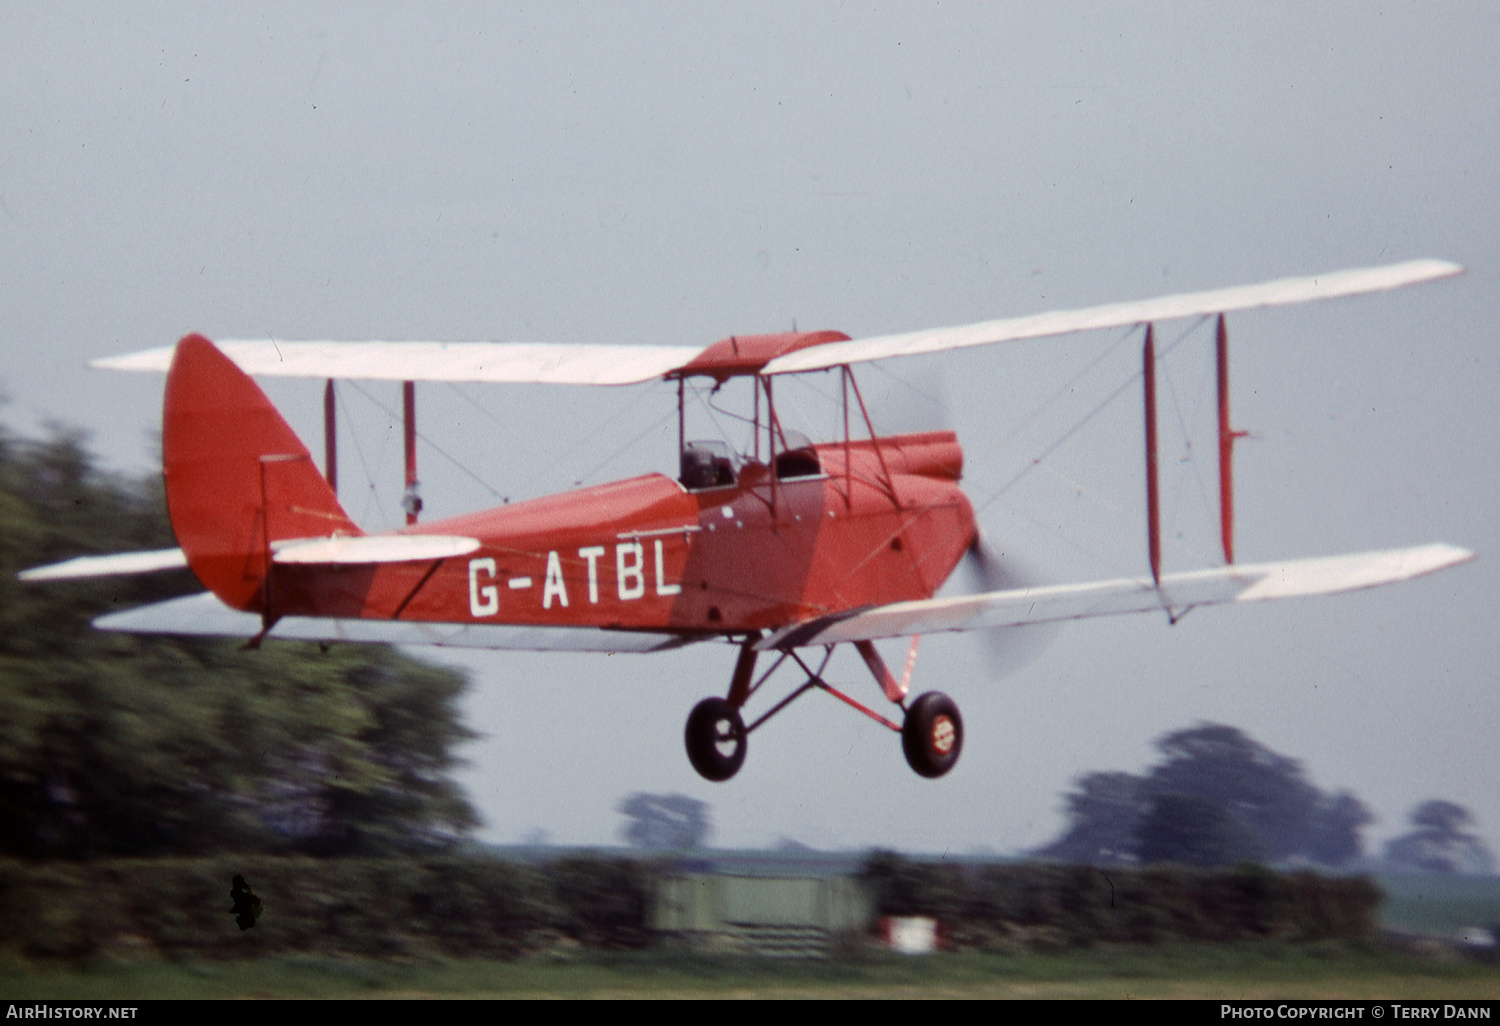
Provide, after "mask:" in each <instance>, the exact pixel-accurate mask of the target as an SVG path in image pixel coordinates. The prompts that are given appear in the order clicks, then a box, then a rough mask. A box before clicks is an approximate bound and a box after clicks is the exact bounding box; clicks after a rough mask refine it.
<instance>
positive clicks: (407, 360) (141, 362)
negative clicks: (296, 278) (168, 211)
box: [89, 339, 703, 385]
mask: <svg viewBox="0 0 1500 1026" xmlns="http://www.w3.org/2000/svg"><path fill="white" fill-rule="evenodd" d="M216 344H217V346H218V348H219V351H220V352H222V353H223V354H224V355H225V356H227V357H229V358H230V359H231V360H233V361H234V362H235V364H236V365H237V366H238V367H239V368H240V370H242V371H244V372H245V373H246V374H250V375H253V376H264V377H287V378H356V379H365V380H372V381H474V382H491V383H501V384H506V383H508V384H535V385H629V384H634V383H636V382H641V381H652V380H655V379H656V378H660V377H661V376H662V375H663V374H666V373H667V372H668V371H673V370H676V369H677V368H678V367H681V366H682V365H683V364H686V363H689V362H691V361H692V359H693V358H694V357H695V356H697V355H698V354H699V353H701V352H702V351H703V350H702V349H701V348H693V347H690V346H601V345H573V344H568V343H551V342H282V341H279V340H272V339H261V340H258V341H252V342H219V343H216ZM173 351H174V348H173V347H172V346H164V347H162V348H159V349H147V350H143V351H142V352H138V353H127V354H126V355H124V356H111V357H107V358H105V359H102V360H93V361H91V362H90V363H89V366H90V367H98V368H100V369H102V370H122V371H157V372H162V373H164V372H165V371H166V370H167V368H168V367H170V366H171V364H172V353H173Z"/></svg>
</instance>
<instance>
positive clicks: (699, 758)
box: [686, 698, 746, 782]
mask: <svg viewBox="0 0 1500 1026" xmlns="http://www.w3.org/2000/svg"><path fill="white" fill-rule="evenodd" d="M686 740H687V753H688V760H689V761H690V762H692V764H693V769H695V770H697V771H698V773H699V775H701V776H703V777H705V778H706V779H708V780H712V781H715V782H719V781H724V780H728V779H729V778H730V777H732V776H734V775H735V774H736V773H738V772H739V769H740V766H742V765H743V764H744V762H745V741H746V731H745V721H744V720H743V719H741V718H740V711H739V710H738V709H736V708H735V707H734V706H732V705H730V704H729V702H727V701H726V700H724V699H722V698H705V699H704V700H703V701H701V702H699V703H698V704H697V705H695V706H693V711H692V712H691V713H689V714H688V720H687V732H686Z"/></svg>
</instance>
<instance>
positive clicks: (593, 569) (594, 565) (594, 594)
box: [578, 545, 604, 606]
mask: <svg viewBox="0 0 1500 1026" xmlns="http://www.w3.org/2000/svg"><path fill="white" fill-rule="evenodd" d="M578 554H579V555H580V556H582V557H583V558H584V559H586V560H588V562H589V604H590V605H595V606H597V605H598V604H599V557H600V556H602V555H604V546H603V545H590V546H589V547H588V548H586V549H579V550H578Z"/></svg>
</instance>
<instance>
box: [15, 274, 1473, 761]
mask: <svg viewBox="0 0 1500 1026" xmlns="http://www.w3.org/2000/svg"><path fill="white" fill-rule="evenodd" d="M1461 270H1462V269H1461V268H1459V267H1457V266H1456V265H1453V264H1449V263H1445V262H1441V261H1436V260H1421V261H1413V262H1409V263H1403V264H1395V265H1389V266H1385V267H1377V268H1366V269H1358V270H1351V271H1341V272H1338V273H1335V274H1329V275H1322V276H1318V277H1311V278H1295V279H1284V280H1280V281H1273V282H1266V283H1262V284H1259V285H1250V286H1241V287H1236V288H1228V289H1220V290H1216V291H1211V292H1200V293H1193V294H1188V295H1177V296H1168V297H1164V298H1160V299H1154V300H1146V301H1142V302H1132V303H1120V304H1113V305H1109V306H1100V307H1092V308H1088V309H1082V310H1070V311H1059V312H1052V313H1044V314H1037V315H1033V316H1028V317H1020V318H1013V319H1008V320H999V321H989V322H985V323H981V324H973V325H967V326H962V327H957V328H946V329H936V330H931V331H920V332H914V333H910V334H903V335H890V336H882V337H876V338H865V339H851V338H849V337H848V336H847V335H844V334H842V333H839V332H833V331H817V332H790V333H784V334H776V335H754V336H735V337H731V338H727V339H724V340H723V341H720V342H716V343H714V344H713V345H711V346H709V347H707V348H706V349H702V350H698V349H684V348H678V347H663V346H586V345H546V344H523V343H484V342H473V343H438V342H368V343H334V342H272V341H261V342H225V343H223V344H222V345H220V346H217V347H216V346H215V345H214V344H213V343H211V342H209V341H208V340H207V339H204V338H202V337H201V336H198V335H189V336H187V337H186V338H184V339H183V340H182V341H181V342H179V343H178V344H177V345H176V347H174V348H165V349H156V350H150V351H147V352H143V353H136V354H132V355H129V356H123V357H118V358H112V359H108V360H102V361H98V362H97V363H96V366H101V367H106V368H112V369H117V370H151V371H165V372H166V374H167V379H166V395H165V400H164V404H163V405H164V412H163V423H162V452H163V461H164V468H163V472H164V475H165V479H166V495H167V506H168V510H169V513H170V515H171V522H172V528H173V531H174V532H175V533H176V537H177V541H178V544H179V545H180V546H181V547H180V549H172V550H167V551H164V552H151V553H130V554H124V555H116V556H94V557H80V558H78V559H75V560H70V561H68V562H66V563H60V564H56V565H54V566H50V567H42V568H38V569H34V570H30V571H27V572H26V573H24V574H23V575H22V576H23V578H26V579H30V580H47V579H60V578H66V577H80V576H98V575H105V574H118V573H140V572H146V571H151V570H158V569H165V568H169V567H180V566H183V565H184V564H185V565H186V566H188V567H190V568H191V569H192V572H193V573H194V574H195V575H196V576H197V578H198V580H199V581H201V582H202V584H203V585H204V587H205V588H207V589H208V593H206V594H201V595H197V596H190V597H186V598H181V599H174V600H171V601H168V602H162V603H158V604H155V605H151V606H147V607H144V608H141V609H136V610H132V611H128V612H124V613H116V614H111V615H108V616H104V617H101V618H100V619H99V620H97V621H96V625H97V626H98V627H100V628H102V629H105V630H119V631H135V632H143V633H176V634H203V635H226V636H243V637H249V638H251V644H252V645H258V644H259V643H260V642H261V641H262V639H264V638H267V637H271V638H292V639H301V640H309V641H318V642H323V643H328V642H390V643H399V644H428V645H451V646H463V647H475V648H494V649H534V650H575V651H576V650H586V651H608V652H621V651H630V652H649V651H655V650H661V649H667V648H673V647H676V646H680V645H684V644H687V643H691V642H695V641H703V640H709V639H719V640H727V641H729V642H732V643H733V644H735V645H737V646H738V648H739V656H738V660H737V662H736V664H735V668H734V674H733V677H732V678H731V681H730V684H729V689H728V694H727V695H726V696H725V697H723V698H718V697H713V698H707V699H704V700H703V701H702V702H701V703H699V704H698V706H697V707H696V708H694V709H693V710H692V712H691V714H690V715H689V716H688V720H687V730H686V742H687V751H688V756H689V758H690V760H691V761H692V764H693V766H694V767H695V768H696V769H697V771H698V772H699V773H700V774H702V775H703V776H704V777H707V778H708V779H710V780H727V779H728V778H730V777H731V776H733V775H734V774H735V772H736V771H737V770H738V769H739V767H740V765H741V764H742V762H743V761H744V758H745V750H746V740H747V738H748V736H749V735H750V734H751V733H752V732H753V731H754V730H755V729H756V728H757V727H759V726H760V725H761V724H762V723H764V722H766V720H767V719H768V718H769V717H771V716H773V715H774V714H775V713H777V712H778V711H780V710H781V709H782V708H784V707H785V706H786V705H787V704H788V703H789V702H791V701H792V699H794V698H796V697H797V696H798V695H801V694H803V693H804V692H806V691H807V690H809V689H811V688H820V689H822V690H824V691H827V692H829V693H831V694H833V695H835V696H837V697H839V698H841V699H843V700H844V701H845V702H848V703H849V704H850V705H852V706H854V707H855V708H857V709H859V710H861V711H862V712H864V713H866V714H867V715H869V716H870V717H872V718H873V719H875V720H877V721H878V722H880V723H882V724H884V725H885V726H887V727H889V728H890V729H891V730H893V731H896V732H897V733H900V734H901V737H902V746H903V749H904V751H905V753H906V758H907V760H908V762H909V763H910V764H911V766H912V768H913V769H914V770H916V772H917V773H919V774H922V775H923V776H927V777H937V776H941V775H943V774H944V773H946V772H947V771H948V770H949V769H951V768H952V766H953V765H954V763H955V761H956V760H957V759H958V756H959V752H960V750H961V748H962V746H963V721H962V719H961V717H960V716H959V712H958V709H957V707H956V706H955V705H954V703H953V701H952V700H951V699H949V698H948V697H947V696H945V695H943V694H940V693H937V692H929V693H927V694H924V695H921V696H920V697H918V698H916V699H914V700H911V701H908V699H907V687H908V684H909V681H910V677H911V672H912V662H913V660H914V658H915V655H916V639H917V638H918V637H920V636H921V635H922V634H926V633H931V632H935V631H963V630H971V629H977V628H998V627H1009V626H1018V625H1025V624H1035V623H1042V622H1049V621H1058V620H1065V619H1075V618H1081V617H1090V616H1104V615H1110V614H1116V613H1128V612H1146V611H1151V610H1162V611H1165V612H1166V613H1167V614H1168V616H1169V617H1171V618H1173V619H1175V618H1176V617H1177V616H1180V615H1181V613H1183V612H1184V611H1186V610H1187V609H1189V608H1192V607H1196V606H1203V605H1211V604H1216V603H1228V602H1253V601H1258V600H1263V599H1274V598H1288V597H1293V596H1306V595H1322V594H1328V593H1332V592H1338V591H1345V590H1350V589H1355V588H1363V587H1369V586H1372V585H1377V584H1385V583H1389V582H1393V581H1400V580H1406V579H1408V578H1411V577H1415V576H1418V575H1420V574H1425V573H1430V572H1433V571H1436V570H1440V569H1443V568H1445V567H1449V566H1452V565H1454V564H1456V563H1460V562H1463V561H1464V560H1467V559H1470V558H1472V555H1473V554H1472V553H1470V552H1468V551H1466V550H1464V549H1460V548H1457V547H1454V546H1451V545H1445V544H1430V545H1424V546H1419V547H1415V548H1408V549H1396V550H1389V551H1383V552H1370V553H1359V554H1353V555H1343V556H1332V557H1327V558H1317V559H1303V560H1297V561H1291V562H1283V563H1274V564H1260V565H1253V566H1252V565H1239V564H1235V563H1234V549H1233V502H1232V489H1231V473H1230V456H1231V451H1232V447H1233V443H1234V439H1235V437H1236V435H1237V433H1236V432H1235V431H1234V430H1233V429H1232V428H1231V427H1230V423H1229V398H1228V383H1227V356H1226V349H1227V336H1226V333H1225V329H1224V314H1225V313H1228V312H1232V311H1238V310H1247V309H1251V308H1257V307H1267V306H1277V305H1283V304H1291V303H1301V302H1308V301H1312V300H1319V299H1331V298H1335V297H1341V296H1350V295H1356V294H1360V293H1366V292H1375V291H1382V290H1386V289H1393V288H1398V287H1401V286H1404V285H1410V284H1415V283H1417V282H1423V281H1430V280H1433V279H1437V278H1443V277H1447V276H1449V275H1453V274H1458V273H1460V272H1461ZM1212 315H1217V317H1218V367H1219V454H1220V460H1219V463H1220V483H1221V510H1222V512H1221V518H1222V533H1223V548H1224V556H1225V563H1226V565H1224V566H1221V567H1216V568H1210V569H1205V570H1198V571H1194V572H1189V573H1174V574H1165V575H1164V574H1163V573H1162V572H1161V560H1160V545H1159V540H1158V527H1157V520H1158V517H1157V498H1156V469H1155V463H1156V453H1155V449H1156V441H1155V431H1156V427H1155V422H1156V414H1155V384H1154V378H1155V366H1156V355H1155V345H1154V329H1153V323H1154V322H1156V321H1160V320H1166V319H1172V318H1189V317H1205V318H1206V317H1208V316H1212ZM1127 326H1141V327H1142V328H1143V331H1144V352H1143V364H1142V368H1143V373H1142V377H1143V379H1144V383H1145V400H1146V403H1145V405H1146V430H1145V435H1146V453H1147V460H1146V468H1147V474H1146V477H1147V508H1148V525H1149V538H1148V551H1149V562H1150V575H1149V576H1144V575H1143V576H1141V577H1139V578H1135V579H1124V580H1109V581H1098V582H1092V583H1087V584H1075V585H1066V586H1051V587H1040V588H1018V589H1010V590H999V591H987V592H985V593H983V594H977V595H969V596H961V597H956V598H941V599H938V598H934V597H933V596H934V593H935V592H936V591H937V589H938V588H939V587H940V586H941V585H942V584H943V582H944V581H945V580H946V579H947V578H948V576H949V575H950V574H951V573H952V572H953V570H954V568H955V567H956V566H957V564H958V563H959V562H960V560H961V559H963V558H964V557H965V555H966V554H973V555H975V556H976V557H977V558H980V559H981V560H982V559H983V556H982V552H981V549H980V543H979V533H978V528H977V527H976V524H975V516H974V510H973V508H972V506H971V505H970V503H969V500H968V499H967V498H965V496H964V493H963V492H962V491H961V490H960V488H959V479H960V476H961V470H962V466H963V453H962V451H961V449H960V448H959V444H958V441H957V439H956V438H955V436H954V434H953V433H952V432H950V431H937V432H926V433H917V434H901V435H894V436H886V437H881V436H880V435H879V434H878V432H877V431H876V429H875V427H874V425H873V424H872V423H871V421H870V418H869V415H868V411H867V408H866V404H865V401H864V399H863V398H862V396H861V394H860V391H859V388H858V386H857V384H856V382H855V378H854V374H853V371H852V368H853V367H854V366H855V365H857V364H860V363H862V362H865V361H871V360H879V359H885V358H890V357H898V356H904V355H912V354H918V353H931V352H937V351H941V350H948V349H955V348H962V347H968V346H978V345H987V344H992V343H997V342H1004V341H1007V340H1013V339H1026V338H1038V337H1043V336H1051V335H1060V334H1065V333H1070V332H1078V331H1086V330H1094V329H1101V328H1111V327H1127ZM811 372H831V373H836V374H837V375H838V386H839V392H840V395H841V397H842V410H841V412H842V415H843V436H842V437H841V438H835V439H833V440H831V441H828V442H824V443H820V444H812V443H810V442H809V441H807V440H806V439H805V438H803V437H800V436H798V435H797V434H796V433H795V432H792V431H790V430H787V429H785V428H784V427H783V425H782V423H781V421H780V419H779V418H778V415H777V406H776V390H775V387H774V386H775V384H776V382H777V379H778V378H779V377H781V376H782V375H788V374H805V373H811ZM251 375H271V376H304V377H316V378H327V379H329V384H328V388H327V390H326V391H325V404H326V405H325V426H326V432H327V438H326V445H327V452H326V463H325V470H324V472H323V473H320V472H319V471H318V469H317V467H316V466H315V465H314V463H313V460H312V457H311V455H310V454H309V452H308V450H307V448H306V446H304V445H303V444H302V442H301V441H299V440H298V439H297V437H296V435H295V434H294V433H293V432H292V430H291V428H290V427H288V426H287V424H286V422H285V421H284V420H282V418H281V417H280V415H279V414H278V413H277V412H276V410H275V409H274V408H273V407H272V405H271V403H270V401H269V400H268V399H267V398H266V397H265V395H264V394H263V393H262V392H261V390H260V388H259V387H258V386H257V385H256V384H255V383H254V381H252V379H251ZM736 377H746V378H749V379H751V393H752V395H753V397H754V399H753V412H752V413H751V414H750V416H749V420H750V422H751V424H752V425H753V439H754V441H753V444H752V445H750V446H748V447H747V448H748V450H749V451H747V452H742V453H734V452H732V451H731V450H730V449H729V448H728V447H727V446H726V445H724V444H723V443H704V442H694V441H690V440H689V439H688V438H687V436H686V429H685V426H684V425H685V422H686V415H685V405H684V401H683V397H684V394H685V389H686V388H687V387H688V385H689V383H690V382H695V379H707V380H708V381H711V382H712V383H713V384H714V385H715V386H717V385H722V384H724V383H725V382H727V381H728V380H729V379H731V378H736ZM336 378H364V379H383V380H393V381H402V382H404V383H405V385H404V393H405V403H406V411H405V413H406V459H407V467H406V474H407V486H408V490H407V495H406V500H405V506H406V510H407V526H406V527H405V528H404V529H402V530H400V531H397V532H394V533H388V534H378V535H370V534H366V533H365V532H364V531H362V530H360V528H359V526H358V525H357V524H355V523H354V522H353V521H352V520H351V519H350V518H349V516H348V514H347V513H346V512H345V511H344V509H343V507H342V506H341V505H340V504H339V500H338V497H337V494H336V486H335V484H334V481H335V472H334V468H335V466H336V450H335V446H334V432H333V424H334V417H333V395H334V392H333V379H336ZM658 379H666V380H668V381H675V382H676V385H677V392H678V442H679V449H680V465H679V468H678V475H677V477H676V478H675V479H673V478H670V477H667V476H665V475H663V474H648V475H646V476H643V477H636V478H632V479H629V480H625V481H618V482H615V483H612V484H606V485H600V486H597V487H590V488H582V489H579V490H575V491H570V492H567V493H564V494H560V495H554V496H549V497H546V498H540V499H534V500H530V501H525V502H518V503H515V504H512V505H505V506H502V507H500V508H498V509H491V510H487V511H485V512H482V513H473V514H469V515H465V516H459V517H453V518H450V519H446V520H442V521H438V522H432V523H418V522H417V514H418V512H419V510H420V505H421V504H420V500H419V499H418V498H417V495H416V468H415V433H414V426H413V425H414V413H413V404H414V382H416V381H463V382H535V383H565V384H598V385H622V384H629V383H633V382H644V381H651V380H658ZM855 425H858V428H857V429H856V427H855ZM894 637H911V638H912V639H913V641H912V647H911V649H910V654H909V656H908V658H907V662H906V667H905V671H904V673H903V674H902V676H901V678H900V679H898V678H897V677H896V675H895V674H894V673H892V672H891V670H890V669H889V668H888V667H887V666H886V665H885V663H884V662H883V661H882V659H881V657H880V655H879V654H878V653H877V651H876V649H875V647H874V645H873V644H872V642H873V641H875V640H876V639H881V638H894ZM843 642H849V643H851V644H853V645H854V647H855V648H856V649H857V650H858V652H859V654H860V655H861V656H862V657H863V659H864V661H865V663H866V664H867V665H868V666H869V669H870V671H871V673H872V674H873V676H874V678H875V681H876V683H877V684H878V685H879V687H880V688H881V689H882V690H883V692H884V695H885V698H886V699H887V700H889V701H890V702H891V703H893V704H894V705H895V706H897V707H899V709H900V710H901V714H902V715H901V717H900V722H897V721H895V720H892V719H889V718H887V717H886V716H883V715H881V714H880V713H878V712H876V711H875V710H873V709H870V708H868V707H867V706H865V705H863V704H861V703H860V702H858V701H856V700H855V699H854V698H852V697H850V696H848V695H846V694H844V693H843V692H841V691H839V690H838V689H836V688H835V687H833V686H832V685H831V684H829V683H828V681H826V680H825V679H824V677H823V671H824V669H825V668H826V666H827V665H828V659H829V657H830V655H831V653H832V651H833V649H834V646H836V645H838V644H840V643H843ZM808 649H822V650H823V653H822V656H821V659H818V658H805V656H806V655H807V652H806V650H808ZM761 653H768V654H771V655H774V665H772V666H771V667H770V668H769V669H768V670H766V671H765V672H763V673H762V674H760V675H759V676H757V675H756V672H755V669H756V661H757V657H758V656H759V655H760V654H761ZM787 662H790V663H792V664H794V665H795V666H796V667H798V668H800V669H801V671H802V672H803V674H805V680H804V681H803V682H802V683H801V684H800V686H798V687H796V688H795V689H793V690H792V692H791V693H790V694H789V695H787V696H786V697H785V698H783V699H782V700H781V701H780V702H778V703H776V704H775V705H774V706H773V707H771V708H770V710H769V711H767V712H765V713H764V714H763V715H761V716H760V717H759V718H758V719H755V720H754V721H753V722H750V723H748V724H747V723H746V722H745V718H744V716H743V713H742V710H743V709H744V707H745V705H746V703H747V702H748V700H749V699H750V698H751V697H752V696H753V695H754V694H755V693H756V692H757V691H758V690H759V688H760V687H761V685H762V684H764V683H765V682H766V680H767V679H768V678H769V677H770V676H771V674H772V673H773V672H774V671H775V670H776V669H777V667H780V666H781V665H783V664H784V663H787Z"/></svg>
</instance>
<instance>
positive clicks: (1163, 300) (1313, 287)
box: [762, 260, 1463, 374]
mask: <svg viewBox="0 0 1500 1026" xmlns="http://www.w3.org/2000/svg"><path fill="white" fill-rule="evenodd" d="M1462 273H1463V268H1462V267H1460V266H1458V265H1457V264H1452V263H1448V262H1447V261H1445V260H1410V261H1407V262H1406V263H1403V264H1387V265H1386V266H1384V267H1358V268H1354V269H1352V270H1348V271H1334V272H1332V273H1331V274H1319V275H1313V276H1310V277H1306V278H1281V279H1279V280H1277V281H1266V282H1261V283H1259V284H1257V285H1235V286H1232V287H1230V288H1225V289H1212V290H1210V291H1207V292H1187V293H1182V294H1180V295H1175V296H1160V297H1158V298H1156V299H1143V300H1138V301H1135V302H1127V303H1109V304H1106V305H1104V306H1091V307H1086V308H1084V309H1081V310H1053V311H1051V312H1049V313H1039V314H1031V315H1029V316H1026V317H1009V318H1005V319H1004V320H998V321H983V322H981V323H979V324H964V325H960V326H958V327H954V328H930V329H928V330H925V331H912V332H907V333H905V334H901V335H880V336H877V337H874V338H857V339H853V340H852V341H849V342H831V343H829V344H828V345H823V346H815V347H812V348H809V349H802V350H798V351H797V352H795V353H788V354H787V355H786V356H781V357H777V358H776V359H774V360H772V361H771V362H770V363H768V364H766V366H765V368H764V369H763V371H762V373H764V374H789V373H793V372H796V371H810V370H822V369H825V368H828V367H837V366H839V365H840V364H844V363H860V362H862V361H865V360H881V359H886V358H888V357H892V356H916V355H918V354H920V353H936V352H942V351H944V350H948V349H966V348H968V347H970V346H986V345H991V344H993V343H996V342H1012V341H1016V340H1018V339H1023V338H1043V337H1046V336H1049V335H1066V334H1069V333H1071V332H1075V331H1096V330H1098V329H1101V328H1122V327H1126V326H1128V325H1132V324H1144V323H1146V322H1148V321H1167V320H1172V319H1173V318H1177V317H1201V316H1205V315H1207V314H1221V313H1232V312H1233V311H1235V310H1253V309H1257V308H1260V307H1268V306H1287V305H1290V304H1293V303H1311V302H1315V301H1317V300H1320V299H1338V298H1340V297H1343V296H1358V295H1363V294H1365V293H1369V292H1385V291H1387V290H1389V289H1397V288H1402V287H1403V286H1406V285H1416V284H1419V283H1421V282H1425V281H1435V280H1437V279H1439V278H1447V277H1449V276H1451V275H1455V274H1462Z"/></svg>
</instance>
